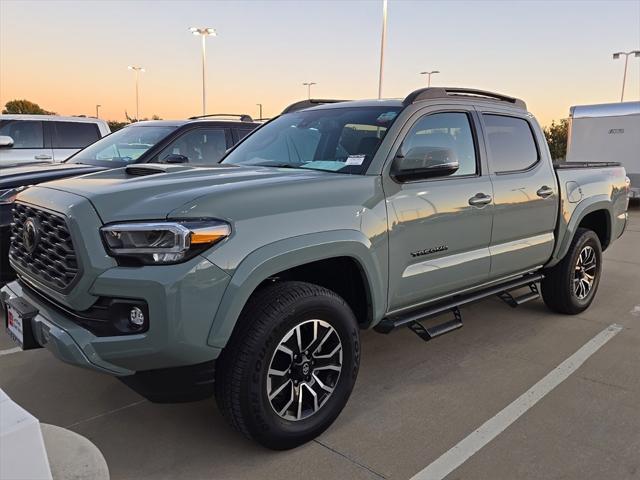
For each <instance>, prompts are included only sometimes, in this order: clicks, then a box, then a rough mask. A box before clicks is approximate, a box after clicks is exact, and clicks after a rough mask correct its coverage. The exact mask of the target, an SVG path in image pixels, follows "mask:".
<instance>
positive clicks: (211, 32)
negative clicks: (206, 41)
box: [189, 27, 218, 37]
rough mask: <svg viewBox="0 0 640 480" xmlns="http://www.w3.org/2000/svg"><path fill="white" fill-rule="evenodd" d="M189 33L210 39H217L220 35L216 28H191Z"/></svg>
mask: <svg viewBox="0 0 640 480" xmlns="http://www.w3.org/2000/svg"><path fill="white" fill-rule="evenodd" d="M189 31H190V32H191V33H192V34H194V35H202V36H205V37H208V36H211V37H216V36H217V35H218V34H217V33H216V30H215V28H211V27H203V28H198V27H191V28H189Z"/></svg>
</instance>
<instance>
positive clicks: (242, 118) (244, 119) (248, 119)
mask: <svg viewBox="0 0 640 480" xmlns="http://www.w3.org/2000/svg"><path fill="white" fill-rule="evenodd" d="M208 117H237V118H239V119H240V121H241V122H253V118H251V115H247V114H246V113H212V114H210V115H196V116H195V117H189V120H198V119H199V118H208Z"/></svg>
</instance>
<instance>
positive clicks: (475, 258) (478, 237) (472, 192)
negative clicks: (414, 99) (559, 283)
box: [383, 105, 493, 311]
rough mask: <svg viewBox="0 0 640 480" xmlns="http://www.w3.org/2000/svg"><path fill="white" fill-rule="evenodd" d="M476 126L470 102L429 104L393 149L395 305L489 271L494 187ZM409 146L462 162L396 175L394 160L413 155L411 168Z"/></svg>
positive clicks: (441, 292)
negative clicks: (404, 177)
mask: <svg viewBox="0 0 640 480" xmlns="http://www.w3.org/2000/svg"><path fill="white" fill-rule="evenodd" d="M478 132H479V127H478V124H477V115H476V113H475V110H474V109H473V107H469V108H467V107H463V106H459V105H456V106H451V107H450V108H446V106H434V107H428V108H425V109H423V110H421V111H419V112H417V113H416V114H414V116H413V117H412V119H411V120H410V121H409V123H408V124H407V125H405V126H404V127H403V129H402V132H401V134H400V139H401V140H400V142H398V143H397V144H396V145H394V146H393V148H392V151H391V155H392V156H393V159H392V160H391V162H389V161H388V162H387V166H386V167H385V173H384V174H383V181H384V190H385V196H386V198H387V213H388V229H389V309H390V310H392V311H398V310H402V309H405V308H409V307H414V306H417V305H419V304H420V303H421V302H423V301H424V300H425V299H429V300H434V299H436V298H438V297H440V296H445V295H449V294H452V293H455V292H459V291H461V290H464V289H466V288H469V287H473V286H476V285H478V284H481V283H483V282H484V281H486V279H487V277H488V275H489V269H490V255H489V242H490V240H491V221H492V217H493V203H492V194H493V192H492V188H491V181H490V179H489V176H488V174H487V171H486V170H487V168H486V163H485V161H484V158H483V155H482V151H483V146H482V139H481V137H480V136H479V135H478ZM412 151H414V152H420V151H422V152H433V153H434V156H436V155H440V156H442V155H443V154H446V158H448V159H454V160H457V161H458V162H459V164H460V168H459V169H458V171H457V172H455V173H454V174H452V175H447V176H439V177H431V178H427V179H423V180H416V181H399V180H398V175H397V173H396V175H395V178H394V175H393V174H391V173H390V170H391V169H392V168H393V167H392V166H393V163H395V162H397V161H398V160H399V159H403V161H406V160H409V163H408V168H411V157H412V156H413V154H412V153H411V152H412ZM416 157H418V155H416ZM425 161H429V158H428V157H427V158H425ZM389 165H391V167H390V166H389Z"/></svg>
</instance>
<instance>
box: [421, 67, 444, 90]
mask: <svg viewBox="0 0 640 480" xmlns="http://www.w3.org/2000/svg"><path fill="white" fill-rule="evenodd" d="M436 73H440V72H439V71H438V70H433V71H431V72H420V75H426V76H427V87H430V86H431V75H434V74H436Z"/></svg>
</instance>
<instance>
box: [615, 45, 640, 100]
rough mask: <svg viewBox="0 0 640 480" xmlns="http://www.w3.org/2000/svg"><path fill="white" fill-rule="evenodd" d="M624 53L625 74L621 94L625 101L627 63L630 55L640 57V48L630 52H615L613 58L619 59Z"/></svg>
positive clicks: (621, 98)
mask: <svg viewBox="0 0 640 480" xmlns="http://www.w3.org/2000/svg"><path fill="white" fill-rule="evenodd" d="M622 55H624V74H623V76H622V94H621V95H620V101H621V102H622V101H624V85H625V83H627V64H628V63H629V55H633V56H634V57H640V50H631V51H630V52H616V53H614V54H613V59H614V60H617V59H619V58H620V56H622Z"/></svg>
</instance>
